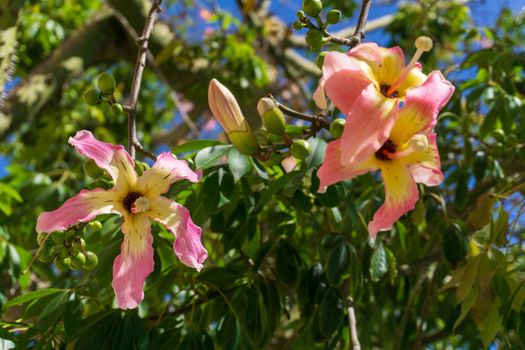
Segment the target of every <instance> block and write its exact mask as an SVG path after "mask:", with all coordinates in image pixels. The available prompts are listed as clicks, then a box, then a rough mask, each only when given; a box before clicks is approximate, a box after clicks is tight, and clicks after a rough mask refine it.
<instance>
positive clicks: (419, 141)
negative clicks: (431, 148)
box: [408, 134, 428, 152]
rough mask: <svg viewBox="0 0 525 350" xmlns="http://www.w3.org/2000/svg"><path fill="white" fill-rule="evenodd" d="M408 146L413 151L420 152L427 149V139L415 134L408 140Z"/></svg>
mask: <svg viewBox="0 0 525 350" xmlns="http://www.w3.org/2000/svg"><path fill="white" fill-rule="evenodd" d="M408 144H409V145H410V147H412V149H413V150H414V151H417V152H421V151H424V150H426V149H427V148H428V139H427V137H426V136H425V135H421V134H417V135H414V136H412V137H411V138H410V140H408Z"/></svg>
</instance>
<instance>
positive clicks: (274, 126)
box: [257, 97, 286, 135]
mask: <svg viewBox="0 0 525 350" xmlns="http://www.w3.org/2000/svg"><path fill="white" fill-rule="evenodd" d="M257 112H259V115H260V116H261V119H262V121H263V124H264V126H265V127H266V129H268V131H269V132H271V133H272V134H276V135H282V134H283V133H284V127H285V126H286V120H285V118H284V114H283V112H282V111H281V110H280V109H279V107H278V106H277V103H275V101H274V100H272V99H271V98H268V97H264V98H261V99H260V100H259V103H257Z"/></svg>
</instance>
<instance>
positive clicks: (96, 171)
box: [82, 159, 104, 179]
mask: <svg viewBox="0 0 525 350" xmlns="http://www.w3.org/2000/svg"><path fill="white" fill-rule="evenodd" d="M82 169H83V170H84V174H86V175H87V176H89V177H91V178H93V179H97V178H99V177H101V176H102V174H104V171H103V170H102V169H100V168H99V167H98V165H97V163H95V161H94V160H93V159H88V160H86V161H85V162H84V165H83V167H82Z"/></svg>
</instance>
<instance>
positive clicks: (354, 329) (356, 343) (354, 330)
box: [348, 298, 361, 350]
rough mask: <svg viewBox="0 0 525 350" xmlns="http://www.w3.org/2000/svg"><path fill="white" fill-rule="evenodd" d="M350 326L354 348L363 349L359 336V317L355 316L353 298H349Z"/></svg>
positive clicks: (354, 349)
mask: <svg viewBox="0 0 525 350" xmlns="http://www.w3.org/2000/svg"><path fill="white" fill-rule="evenodd" d="M348 326H349V327H350V340H351V341H352V350H361V343H360V342H359V337H358V336H357V319H356V318H355V310H354V301H353V300H352V299H351V298H350V299H349V300H348Z"/></svg>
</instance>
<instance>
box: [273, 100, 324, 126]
mask: <svg viewBox="0 0 525 350" xmlns="http://www.w3.org/2000/svg"><path fill="white" fill-rule="evenodd" d="M268 97H269V98H271V99H272V100H273V101H274V102H275V103H276V104H277V107H278V108H279V109H280V110H281V111H282V112H283V113H284V114H286V115H289V116H290V117H294V118H297V119H301V120H304V121H307V122H310V123H312V124H315V125H317V126H319V128H325V129H329V128H330V123H329V122H328V120H326V116H325V115H324V114H323V113H320V114H315V115H311V114H306V113H301V112H299V111H296V110H294V109H291V108H290V107H287V106H285V105H283V104H281V103H279V101H277V100H276V99H275V98H274V97H273V96H272V95H271V94H270V95H268Z"/></svg>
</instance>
